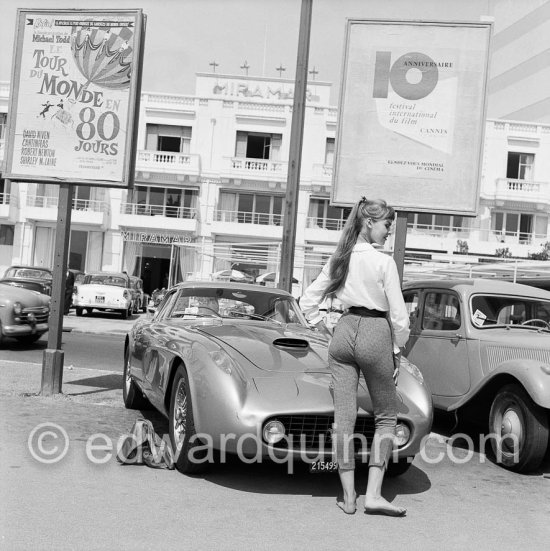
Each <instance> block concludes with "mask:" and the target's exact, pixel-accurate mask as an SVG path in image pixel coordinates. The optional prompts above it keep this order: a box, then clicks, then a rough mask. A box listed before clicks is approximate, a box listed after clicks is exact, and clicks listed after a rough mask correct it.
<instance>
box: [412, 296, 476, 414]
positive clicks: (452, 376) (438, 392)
mask: <svg viewBox="0 0 550 551" xmlns="http://www.w3.org/2000/svg"><path fill="white" fill-rule="evenodd" d="M414 293H416V300H417V301H418V302H417V304H420V305H421V307H420V309H418V308H416V309H415V313H414V319H413V323H412V324H411V336H410V338H409V341H408V342H407V345H406V346H405V356H406V357H407V358H408V359H409V360H410V361H411V362H413V363H414V364H415V365H416V366H417V367H418V368H419V369H420V371H421V372H422V374H423V375H424V378H425V380H426V382H427V384H428V386H429V388H430V390H431V392H432V395H433V396H434V403H435V405H438V404H437V396H441V397H457V396H462V395H463V394H466V392H468V390H469V388H470V373H469V368H468V347H467V341H466V338H465V335H466V334H465V330H464V324H465V323H466V320H465V319H464V315H463V311H464V308H463V307H462V305H461V303H460V296H459V295H458V294H457V293H456V292H454V291H452V290H448V289H424V290H422V292H420V293H419V291H418V290H417V291H415V292H413V291H410V292H406V293H404V296H405V302H406V304H409V305H411V309H412V305H414V300H415V294H414ZM407 301H408V302H407ZM445 403H448V400H447V401H445Z"/></svg>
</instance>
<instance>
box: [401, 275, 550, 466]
mask: <svg viewBox="0 0 550 551" xmlns="http://www.w3.org/2000/svg"><path fill="white" fill-rule="evenodd" d="M403 294H404V297H405V302H406V304H407V308H408V310H409V314H410V320H411V336H410V339H409V342H408V343H407V345H406V348H405V355H406V356H407V358H408V359H409V360H411V361H412V362H413V363H415V364H416V365H417V366H418V367H419V369H420V370H421V371H422V374H423V375H424V378H425V380H426V383H427V385H428V387H429V388H430V389H431V393H432V397H433V401H434V406H435V408H437V409H440V410H444V411H457V412H458V411H460V412H463V413H464V414H465V415H467V416H469V417H472V418H473V419H474V420H477V421H478V422H480V423H482V424H483V425H484V426H485V428H487V429H488V430H489V434H490V435H495V438H491V439H490V442H491V445H492V447H493V452H494V454H495V458H496V460H497V462H499V463H501V464H502V465H503V466H504V467H506V468H508V469H511V470H514V471H518V472H527V471H532V470H534V469H536V468H537V467H538V466H539V465H540V463H541V462H542V460H543V458H544V455H545V453H546V451H547V449H548V444H549V414H550V293H548V292H547V291H544V290H541V289H537V288H534V287H528V286H526V285H520V284H516V283H509V282H503V281H498V280H486V279H464V280H452V279H449V280H440V281H434V280H429V281H411V282H408V283H406V284H405V285H404V290H403Z"/></svg>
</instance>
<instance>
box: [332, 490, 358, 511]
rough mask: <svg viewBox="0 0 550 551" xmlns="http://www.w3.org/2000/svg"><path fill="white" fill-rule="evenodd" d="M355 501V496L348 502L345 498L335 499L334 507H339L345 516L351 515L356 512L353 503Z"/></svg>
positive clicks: (355, 506)
mask: <svg viewBox="0 0 550 551" xmlns="http://www.w3.org/2000/svg"><path fill="white" fill-rule="evenodd" d="M356 501H357V495H356V494H353V496H352V498H351V499H350V500H349V501H346V499H345V497H344V499H343V500H342V499H337V500H336V505H338V507H340V509H342V511H344V513H346V514H347V515H353V514H354V513H355V511H356V510H357V505H356V503H355V502H356Z"/></svg>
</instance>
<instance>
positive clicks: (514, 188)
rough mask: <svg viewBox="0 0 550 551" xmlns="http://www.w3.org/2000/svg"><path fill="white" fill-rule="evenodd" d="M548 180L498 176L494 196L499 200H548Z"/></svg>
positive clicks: (549, 183)
mask: <svg viewBox="0 0 550 551" xmlns="http://www.w3.org/2000/svg"><path fill="white" fill-rule="evenodd" d="M549 192H550V182H542V181H537V182H535V181H533V180H518V179H513V178H498V179H497V181H496V190H495V198H496V199H501V200H516V201H517V200H523V201H533V202H544V203H547V202H549V201H550V193H549Z"/></svg>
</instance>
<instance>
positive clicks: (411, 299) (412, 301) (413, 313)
mask: <svg viewBox="0 0 550 551" xmlns="http://www.w3.org/2000/svg"><path fill="white" fill-rule="evenodd" d="M418 294H419V292H418V291H416V290H415V291H407V292H405V293H403V298H404V299H405V307H406V308H407V313H408V314H409V326H410V327H411V328H412V327H413V326H414V324H415V322H416V318H417V317H418V312H419V310H418Z"/></svg>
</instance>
